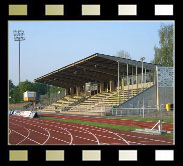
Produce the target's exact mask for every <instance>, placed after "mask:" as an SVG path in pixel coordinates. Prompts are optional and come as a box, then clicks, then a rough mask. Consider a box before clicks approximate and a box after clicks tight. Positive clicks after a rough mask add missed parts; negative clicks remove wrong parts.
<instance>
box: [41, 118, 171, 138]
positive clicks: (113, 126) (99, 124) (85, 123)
mask: <svg viewBox="0 0 183 166" xmlns="http://www.w3.org/2000/svg"><path fill="white" fill-rule="evenodd" d="M41 119H50V120H57V121H62V122H69V123H75V124H80V125H88V126H96V127H102V128H108V129H115V130H123V131H134V130H135V129H143V128H140V127H132V126H123V125H113V124H105V123H97V122H88V121H81V120H72V119H61V118H56V117H47V116H42V117H41ZM160 136H163V137H169V138H173V134H167V133H166V134H162V135H160Z"/></svg>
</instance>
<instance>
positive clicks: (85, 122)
mask: <svg viewBox="0 0 183 166" xmlns="http://www.w3.org/2000/svg"><path fill="white" fill-rule="evenodd" d="M41 118H42V119H51V120H57V121H62V122H70V123H75V124H83V125H88V126H96V127H103V128H109V129H116V130H123V131H133V130H135V129H142V128H140V127H131V126H123V125H114V124H105V123H97V122H88V121H82V120H72V119H60V118H56V117H41Z"/></svg>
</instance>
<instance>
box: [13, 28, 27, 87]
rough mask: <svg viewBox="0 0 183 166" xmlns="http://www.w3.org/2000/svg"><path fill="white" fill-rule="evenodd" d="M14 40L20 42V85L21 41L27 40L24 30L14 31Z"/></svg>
mask: <svg viewBox="0 0 183 166" xmlns="http://www.w3.org/2000/svg"><path fill="white" fill-rule="evenodd" d="M13 35H14V40H15V41H18V42H19V85H20V42H21V41H23V40H25V37H24V31H23V30H14V31H13Z"/></svg>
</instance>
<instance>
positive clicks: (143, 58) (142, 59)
mask: <svg viewBox="0 0 183 166" xmlns="http://www.w3.org/2000/svg"><path fill="white" fill-rule="evenodd" d="M140 60H141V61H142V102H143V118H144V92H143V91H144V75H143V73H144V70H143V61H144V60H145V57H142V58H140Z"/></svg>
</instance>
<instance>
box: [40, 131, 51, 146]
mask: <svg viewBox="0 0 183 166" xmlns="http://www.w3.org/2000/svg"><path fill="white" fill-rule="evenodd" d="M44 130H46V131H47V132H48V138H47V140H46V141H45V142H43V144H42V145H44V144H45V143H46V142H47V141H48V140H49V138H50V132H49V131H48V130H47V128H44Z"/></svg>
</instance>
